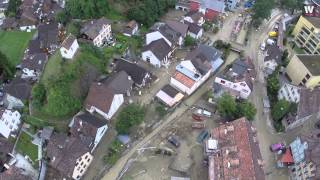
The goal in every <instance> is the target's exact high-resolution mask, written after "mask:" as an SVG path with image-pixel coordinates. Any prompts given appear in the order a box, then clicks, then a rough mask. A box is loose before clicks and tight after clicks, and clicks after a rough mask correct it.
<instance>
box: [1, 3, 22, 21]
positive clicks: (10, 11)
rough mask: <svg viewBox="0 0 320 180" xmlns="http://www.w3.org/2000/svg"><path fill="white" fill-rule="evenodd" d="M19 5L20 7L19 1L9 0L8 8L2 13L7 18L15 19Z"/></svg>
mask: <svg viewBox="0 0 320 180" xmlns="http://www.w3.org/2000/svg"><path fill="white" fill-rule="evenodd" d="M20 5H21V0H10V1H9V4H8V8H7V10H6V11H5V12H4V14H5V15H6V16H7V17H15V16H16V14H17V12H18V9H19V6H20Z"/></svg>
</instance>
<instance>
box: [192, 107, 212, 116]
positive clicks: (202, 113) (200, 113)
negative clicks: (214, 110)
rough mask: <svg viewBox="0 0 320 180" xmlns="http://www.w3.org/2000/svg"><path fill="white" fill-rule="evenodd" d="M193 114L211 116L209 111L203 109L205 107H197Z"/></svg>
mask: <svg viewBox="0 0 320 180" xmlns="http://www.w3.org/2000/svg"><path fill="white" fill-rule="evenodd" d="M194 114H196V115H200V116H206V117H211V112H209V111H207V110H205V109H197V110H196V111H195V112H194Z"/></svg>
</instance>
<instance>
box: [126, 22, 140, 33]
mask: <svg viewBox="0 0 320 180" xmlns="http://www.w3.org/2000/svg"><path fill="white" fill-rule="evenodd" d="M138 30H139V26H138V23H137V22H136V21H135V20H132V21H130V22H128V24H127V25H126V27H125V28H124V30H123V35H125V36H129V37H131V36H133V35H136V34H137V33H138Z"/></svg>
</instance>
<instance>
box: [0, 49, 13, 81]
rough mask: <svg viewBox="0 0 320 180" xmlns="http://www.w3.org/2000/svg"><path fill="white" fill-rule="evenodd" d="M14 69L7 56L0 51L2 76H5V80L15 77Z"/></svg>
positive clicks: (0, 73) (0, 72)
mask: <svg viewBox="0 0 320 180" xmlns="http://www.w3.org/2000/svg"><path fill="white" fill-rule="evenodd" d="M14 69H15V68H14V66H13V65H12V64H11V63H10V61H9V60H8V58H7V56H6V55H4V54H3V53H2V52H0V77H1V76H3V79H4V80H6V79H9V78H11V77H13V75H14Z"/></svg>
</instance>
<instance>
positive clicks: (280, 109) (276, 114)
mask: <svg viewBox="0 0 320 180" xmlns="http://www.w3.org/2000/svg"><path fill="white" fill-rule="evenodd" d="M289 110H290V103H289V102H288V101H286V100H279V101H278V102H276V103H275V104H274V105H273V107H272V109H271V116H272V119H273V120H274V121H280V120H281V119H282V118H283V117H284V116H285V115H286V114H287V113H288V112H289Z"/></svg>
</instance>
